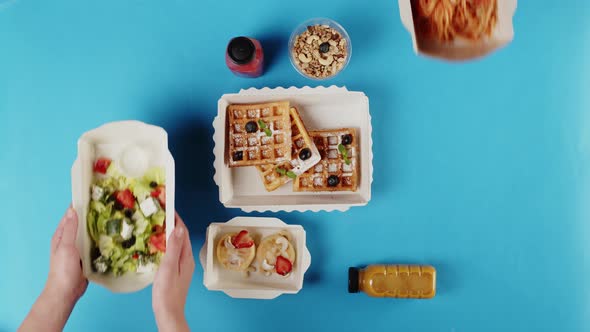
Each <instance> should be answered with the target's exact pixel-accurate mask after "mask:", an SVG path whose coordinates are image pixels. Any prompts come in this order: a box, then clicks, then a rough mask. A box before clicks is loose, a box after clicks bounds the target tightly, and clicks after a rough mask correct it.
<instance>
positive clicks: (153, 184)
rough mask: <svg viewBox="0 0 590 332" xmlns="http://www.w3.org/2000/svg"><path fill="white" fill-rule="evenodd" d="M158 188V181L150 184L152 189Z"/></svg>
mask: <svg viewBox="0 0 590 332" xmlns="http://www.w3.org/2000/svg"><path fill="white" fill-rule="evenodd" d="M157 186H158V183H157V182H156V181H152V182H150V187H152V188H156V187H157Z"/></svg>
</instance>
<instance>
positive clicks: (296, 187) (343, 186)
mask: <svg viewBox="0 0 590 332" xmlns="http://www.w3.org/2000/svg"><path fill="white" fill-rule="evenodd" d="M346 135H350V138H351V140H350V141H351V142H350V143H349V144H343V143H345V142H343V137H344V136H346ZM309 136H311V138H312V139H313V141H314V143H315V145H316V146H317V148H318V150H319V151H320V155H321V156H322V160H321V161H320V162H319V163H317V164H316V165H315V166H314V167H313V168H311V169H309V170H308V171H307V172H305V173H304V174H302V175H301V176H299V177H298V178H297V179H296V180H295V181H293V191H356V189H357V186H358V181H359V180H358V179H359V171H358V163H359V161H358V160H359V159H358V158H359V157H358V154H359V151H358V136H357V135H356V130H355V129H353V128H344V129H334V130H317V131H310V132H309ZM341 144H342V148H339V146H340V145H341ZM340 149H343V150H345V151H346V154H347V156H348V159H349V160H350V163H349V164H346V161H345V158H344V156H343V154H342V153H341V151H340ZM330 177H331V178H332V180H330ZM335 179H337V181H336V180H335ZM330 182H332V184H331V185H330V184H329V183H330Z"/></svg>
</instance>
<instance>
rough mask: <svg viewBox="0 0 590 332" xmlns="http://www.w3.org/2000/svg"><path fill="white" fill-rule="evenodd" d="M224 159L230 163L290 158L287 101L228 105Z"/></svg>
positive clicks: (258, 163) (269, 161) (274, 161)
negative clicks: (225, 156)
mask: <svg viewBox="0 0 590 332" xmlns="http://www.w3.org/2000/svg"><path fill="white" fill-rule="evenodd" d="M227 133H228V137H227V142H228V144H227V145H226V146H227V147H226V150H227V161H228V164H229V166H230V167H238V166H254V165H264V164H275V163H280V162H285V161H289V160H291V144H292V143H291V139H290V138H291V118H290V116H289V102H288V101H283V102H273V103H265V104H253V105H237V104H235V105H229V106H228V107H227Z"/></svg>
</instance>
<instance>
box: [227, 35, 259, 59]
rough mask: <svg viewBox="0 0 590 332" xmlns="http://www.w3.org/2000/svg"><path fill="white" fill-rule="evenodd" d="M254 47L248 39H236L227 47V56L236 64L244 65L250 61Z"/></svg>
mask: <svg viewBox="0 0 590 332" xmlns="http://www.w3.org/2000/svg"><path fill="white" fill-rule="evenodd" d="M255 51H256V46H254V43H253V42H252V41H251V40H250V39H249V38H248V37H236V38H234V39H232V40H230V42H229V44H228V45H227V54H228V55H229V57H230V58H231V59H232V60H233V61H234V62H235V63H237V64H240V65H244V64H247V63H248V62H250V61H252V59H253V58H254V53H255Z"/></svg>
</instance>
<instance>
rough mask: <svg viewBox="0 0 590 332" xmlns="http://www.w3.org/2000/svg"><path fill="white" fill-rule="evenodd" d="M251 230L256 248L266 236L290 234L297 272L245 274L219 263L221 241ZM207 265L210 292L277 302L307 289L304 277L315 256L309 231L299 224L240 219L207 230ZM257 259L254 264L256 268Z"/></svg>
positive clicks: (204, 262)
mask: <svg viewBox="0 0 590 332" xmlns="http://www.w3.org/2000/svg"><path fill="white" fill-rule="evenodd" d="M243 229H245V230H247V231H248V232H249V233H250V236H252V237H253V239H254V242H255V244H256V246H258V244H259V243H260V239H262V238H264V237H265V236H268V235H272V234H276V233H278V232H280V231H287V232H288V233H289V234H290V235H291V238H292V240H293V241H292V242H293V246H294V247H295V255H296V258H295V263H294V264H293V271H292V272H291V273H290V274H289V275H288V276H286V277H283V276H279V275H276V274H273V275H270V276H266V275H264V274H262V273H260V272H259V271H256V272H250V273H249V274H248V275H247V276H246V274H245V273H243V272H238V271H230V270H227V269H224V268H223V266H221V264H219V263H218V262H217V255H216V252H215V248H216V244H217V242H218V241H219V240H220V239H221V238H222V237H223V235H225V234H228V233H237V232H239V231H241V230H243ZM199 260H200V261H201V265H202V266H203V270H204V275H203V284H204V285H205V287H207V289H208V290H212V291H222V292H224V293H225V294H227V295H229V296H230V297H233V298H249V299H266V300H269V299H274V298H276V297H278V296H280V295H282V294H295V293H298V292H299V290H301V288H302V287H303V276H304V274H305V272H306V271H307V269H308V268H309V266H310V264H311V255H310V254H309V250H308V249H307V247H306V244H305V230H304V229H303V227H301V226H299V225H287V224H285V223H284V222H282V221H281V220H280V219H277V218H254V217H236V218H233V219H231V220H230V221H228V222H226V223H211V224H210V225H209V227H208V228H207V236H206V240H205V244H204V245H203V248H202V249H201V252H200V254H199ZM255 262H256V260H254V263H253V265H256V263H255Z"/></svg>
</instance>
